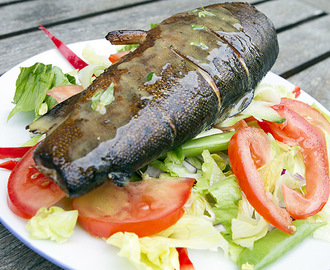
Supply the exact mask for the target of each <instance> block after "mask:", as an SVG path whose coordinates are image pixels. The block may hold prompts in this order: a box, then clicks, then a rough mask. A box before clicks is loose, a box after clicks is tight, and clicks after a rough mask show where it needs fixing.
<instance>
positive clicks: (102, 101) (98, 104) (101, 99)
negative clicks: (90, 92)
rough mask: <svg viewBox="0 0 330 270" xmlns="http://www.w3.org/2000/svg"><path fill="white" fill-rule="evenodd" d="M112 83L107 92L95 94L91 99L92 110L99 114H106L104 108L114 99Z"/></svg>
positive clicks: (102, 91)
mask: <svg viewBox="0 0 330 270" xmlns="http://www.w3.org/2000/svg"><path fill="white" fill-rule="evenodd" d="M113 90H114V83H111V84H110V86H109V87H108V89H107V90H101V91H99V92H97V93H96V94H95V95H94V96H93V97H92V98H91V101H92V105H91V107H92V109H93V110H94V111H97V112H99V113H100V114H105V113H106V108H105V107H106V106H107V105H109V104H110V103H111V102H112V101H113V100H114V99H115V98H114V96H113Z"/></svg>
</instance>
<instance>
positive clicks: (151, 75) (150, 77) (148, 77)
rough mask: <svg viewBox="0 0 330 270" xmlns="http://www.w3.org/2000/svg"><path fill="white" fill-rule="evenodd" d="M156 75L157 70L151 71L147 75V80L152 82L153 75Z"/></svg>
mask: <svg viewBox="0 0 330 270" xmlns="http://www.w3.org/2000/svg"><path fill="white" fill-rule="evenodd" d="M154 75H155V72H150V73H149V74H148V76H147V81H148V82H150V81H151V80H152V77H153V76H154Z"/></svg>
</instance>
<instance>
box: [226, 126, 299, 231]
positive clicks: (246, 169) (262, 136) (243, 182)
mask: <svg viewBox="0 0 330 270" xmlns="http://www.w3.org/2000/svg"><path fill="white" fill-rule="evenodd" d="M228 155H229V160H230V163H231V166H232V170H233V173H234V174H235V175H236V177H237V179H238V182H239V185H240V187H241V189H242V191H243V192H244V194H245V196H246V198H247V199H248V201H249V202H250V204H251V205H252V206H253V207H254V209H255V210H256V211H257V212H258V213H259V214H260V215H261V216H263V217H264V219H265V220H267V221H268V222H269V223H271V224H273V225H274V226H275V227H277V228H279V229H280V230H282V231H284V232H286V233H290V234H292V233H293V232H294V230H295V227H294V225H293V224H292V220H291V218H290V216H289V213H288V212H287V211H285V210H284V209H283V208H281V207H279V206H278V205H276V204H275V203H274V202H273V201H272V199H271V197H270V196H269V195H268V194H267V192H266V190H265V186H264V182H263V181H262V178H261V175H260V173H259V172H258V170H257V169H258V168H259V167H261V166H263V165H264V164H266V163H268V162H269V161H270V158H271V146H270V142H269V139H268V137H267V135H266V133H265V132H264V131H262V130H261V129H259V128H256V127H243V128H241V129H239V130H238V131H237V132H236V133H235V134H234V136H233V137H232V138H231V140H230V142H229V146H228Z"/></svg>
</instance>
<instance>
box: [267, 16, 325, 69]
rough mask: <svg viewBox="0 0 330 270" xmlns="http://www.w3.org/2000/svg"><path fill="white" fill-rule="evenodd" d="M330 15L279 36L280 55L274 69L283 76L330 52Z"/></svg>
mask: <svg viewBox="0 0 330 270" xmlns="http://www.w3.org/2000/svg"><path fill="white" fill-rule="evenodd" d="M329 25H330V15H327V16H324V17H322V18H319V19H317V20H314V21H311V22H308V23H304V24H302V25H300V26H298V27H296V28H294V29H290V30H288V31H285V32H282V33H280V34H279V35H278V40H279V46H280V53H279V56H278V59H277V61H276V63H275V65H274V67H273V69H272V71H273V72H275V73H277V74H283V73H285V72H287V71H289V70H291V69H293V68H294V67H297V66H299V65H301V64H303V63H304V62H307V61H309V60H311V59H313V58H316V57H318V56H320V55H322V54H324V53H326V52H328V51H329V50H330V47H329V44H330V32H329Z"/></svg>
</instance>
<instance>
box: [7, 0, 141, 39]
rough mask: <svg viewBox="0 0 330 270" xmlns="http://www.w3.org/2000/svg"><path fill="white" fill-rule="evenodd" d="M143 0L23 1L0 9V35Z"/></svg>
mask: <svg viewBox="0 0 330 270" xmlns="http://www.w3.org/2000/svg"><path fill="white" fill-rule="evenodd" d="M145 1H146V0H112V1H107V0H84V1H78V0H76V1H66V0H58V1H44V0H36V1H25V2H20V3H17V4H15V5H8V6H4V7H2V8H1V9H0V18H6V20H1V21H0V36H2V35H8V34H9V33H12V32H17V31H24V30H28V29H31V28H34V27H38V25H39V24H45V25H47V24H52V23H55V22H57V23H58V22H60V21H67V20H73V19H75V18H79V17H84V16H88V15H91V14H97V13H99V12H104V11H106V10H113V9H116V8H120V7H123V6H127V5H132V4H137V3H141V2H145Z"/></svg>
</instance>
